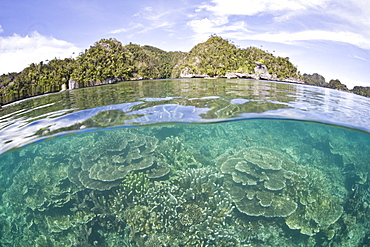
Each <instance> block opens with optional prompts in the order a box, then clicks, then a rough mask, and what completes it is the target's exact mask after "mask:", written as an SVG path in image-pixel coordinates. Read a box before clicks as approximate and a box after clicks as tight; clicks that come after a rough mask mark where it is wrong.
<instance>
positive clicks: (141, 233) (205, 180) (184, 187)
mask: <svg viewBox="0 0 370 247" xmlns="http://www.w3.org/2000/svg"><path fill="white" fill-rule="evenodd" d="M180 177H181V178H180V179H179V180H178V182H177V183H176V184H172V185H171V184H169V183H167V182H155V184H154V186H153V187H151V188H149V189H148V191H147V193H146V195H145V197H144V198H143V199H142V203H141V204H139V205H134V206H133V207H130V208H129V209H128V210H127V211H125V214H124V218H125V220H126V222H127V225H128V227H129V231H130V236H131V239H132V240H134V241H135V242H137V243H139V245H140V246H144V245H145V246H147V245H149V246H160V245H162V246H206V245H215V244H216V243H217V245H220V246H221V245H222V246H235V245H236V244H237V243H238V240H237V239H236V238H235V236H233V234H232V232H231V229H232V227H230V225H228V224H227V223H226V222H227V219H228V218H229V217H231V211H232V209H233V206H232V202H231V200H230V196H229V194H228V193H227V192H226V191H225V190H224V189H223V187H222V184H221V180H220V178H219V177H218V175H217V173H216V171H215V170H213V169H208V168H207V169H206V168H203V169H188V170H186V171H183V172H181V176H180ZM154 243H155V244H154Z"/></svg>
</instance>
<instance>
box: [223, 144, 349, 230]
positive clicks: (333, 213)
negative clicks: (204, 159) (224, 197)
mask: <svg viewBox="0 0 370 247" xmlns="http://www.w3.org/2000/svg"><path fill="white" fill-rule="evenodd" d="M217 166H218V167H219V169H220V170H221V171H222V172H223V173H224V174H226V177H225V180H226V182H225V184H226V185H227V186H226V187H227V188H228V190H229V192H230V194H231V196H232V198H233V201H234V202H235V205H236V207H237V209H238V210H239V211H240V212H242V213H245V214H247V215H249V216H264V217H284V218H285V219H286V224H287V225H288V227H289V228H291V229H300V230H301V233H302V234H306V235H309V236H313V235H315V234H316V233H318V232H319V231H320V230H327V229H328V228H329V227H330V226H331V225H332V224H334V223H335V222H336V221H337V220H338V219H339V218H340V216H341V215H342V213H343V208H342V204H343V202H342V201H341V200H340V198H338V197H335V196H333V195H331V194H330V193H329V191H330V190H328V189H327V188H326V189H327V190H325V189H323V188H325V187H324V183H323V182H322V181H321V180H322V178H323V177H324V176H323V174H321V173H320V172H319V171H316V170H311V171H310V172H309V173H308V172H306V171H305V170H304V169H303V167H301V166H298V165H296V164H295V163H294V162H292V161H291V160H290V159H289V158H287V157H286V156H285V155H284V154H282V153H280V152H278V151H275V150H272V149H270V148H266V147H250V148H245V149H242V150H240V151H238V152H236V153H232V154H230V153H226V154H224V155H222V156H221V157H220V158H219V159H218V161H217ZM308 175H311V176H308Z"/></svg>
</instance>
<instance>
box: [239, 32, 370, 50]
mask: <svg viewBox="0 0 370 247" xmlns="http://www.w3.org/2000/svg"><path fill="white" fill-rule="evenodd" d="M243 38H244V39H245V38H246V39H252V40H263V41H271V42H277V43H285V44H292V43H296V42H297V41H312V40H325V41H335V42H343V43H348V44H352V45H355V46H358V47H360V48H363V49H370V43H369V42H367V40H366V38H365V37H364V36H362V35H361V34H357V33H353V32H345V31H339V32H335V31H322V30H310V31H301V32H290V33H289V32H280V33H261V34H251V35H247V36H244V37H243Z"/></svg>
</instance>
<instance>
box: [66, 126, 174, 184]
mask: <svg viewBox="0 0 370 247" xmlns="http://www.w3.org/2000/svg"><path fill="white" fill-rule="evenodd" d="M157 142H158V139H157V138H155V137H150V136H145V135H142V134H133V133H130V132H114V133H112V132H107V133H105V134H104V135H100V136H98V137H97V138H96V139H93V141H92V142H91V143H87V144H86V145H85V146H84V147H83V149H82V150H81V152H80V153H79V155H77V157H75V158H74V159H72V160H70V162H69V163H70V166H69V168H68V177H69V179H70V181H71V182H73V183H74V184H76V185H77V186H78V187H79V188H88V189H94V190H101V191H103V190H109V189H111V188H112V187H115V186H118V185H119V183H120V182H121V180H122V179H123V178H124V177H125V176H126V175H127V174H128V173H129V172H131V171H139V170H146V171H147V172H148V173H147V174H148V177H152V178H159V177H161V176H164V175H166V174H167V173H168V172H169V168H168V165H167V164H166V163H163V162H159V161H158V160H157V158H156V155H155V153H154V151H155V150H156V148H157ZM151 169H153V170H151Z"/></svg>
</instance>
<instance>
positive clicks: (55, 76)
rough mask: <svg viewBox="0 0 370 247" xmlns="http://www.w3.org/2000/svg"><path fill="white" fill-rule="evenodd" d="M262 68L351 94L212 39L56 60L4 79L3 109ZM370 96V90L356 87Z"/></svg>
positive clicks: (279, 61) (98, 46)
mask: <svg viewBox="0 0 370 247" xmlns="http://www.w3.org/2000/svg"><path fill="white" fill-rule="evenodd" d="M256 63H259V64H263V65H265V66H266V67H267V69H268V72H269V74H270V75H272V77H273V78H276V79H278V80H283V81H284V80H285V79H290V78H296V79H302V78H303V79H304V81H305V83H307V84H312V85H317V86H324V87H330V88H334V89H339V90H345V91H348V89H347V87H346V86H345V85H344V84H342V83H341V82H340V81H339V80H331V81H330V82H329V83H326V82H325V78H324V77H322V76H321V75H319V74H316V73H315V74H313V75H307V74H304V75H303V76H301V75H300V72H299V71H297V68H296V66H294V65H293V64H292V63H291V62H290V61H289V58H288V57H279V56H274V55H273V54H271V53H268V52H267V51H264V50H261V49H259V48H256V47H248V48H239V47H237V46H236V45H234V44H233V42H232V41H229V40H226V39H223V38H221V37H219V36H216V35H212V36H211V37H210V38H209V39H208V40H207V41H206V42H204V43H200V44H197V45H196V46H194V47H193V48H192V49H191V50H190V52H167V51H163V50H161V49H159V48H156V47H153V46H147V45H145V46H140V45H137V44H132V43H130V44H127V45H122V43H121V42H119V41H118V40H116V39H113V38H110V39H101V40H100V41H98V42H96V43H95V44H94V45H92V46H91V47H90V48H89V49H86V50H85V51H84V52H82V53H81V54H79V56H78V57H77V58H76V59H72V58H66V59H59V58H55V59H52V60H50V61H45V62H39V63H32V64H30V65H29V66H28V67H26V68H25V69H23V70H22V71H21V72H20V73H9V74H4V75H2V76H0V103H1V104H5V103H9V102H12V101H15V100H18V99H23V98H27V97H32V96H35V95H40V94H44V93H49V92H57V91H60V90H61V89H62V88H67V87H68V83H69V82H70V81H74V82H76V83H77V84H78V86H79V87H89V86H95V85H100V84H106V83H111V82H116V81H121V80H132V79H151V78H152V79H159V78H177V77H179V76H180V74H181V73H182V72H184V71H186V72H187V73H193V74H198V75H207V76H211V77H215V76H216V77H217V76H218V77H222V76H225V75H226V74H227V73H229V72H240V73H250V74H253V73H254V68H255V66H256ZM353 92H355V93H359V94H361V95H368V89H367V88H363V87H355V89H354V90H353Z"/></svg>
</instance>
